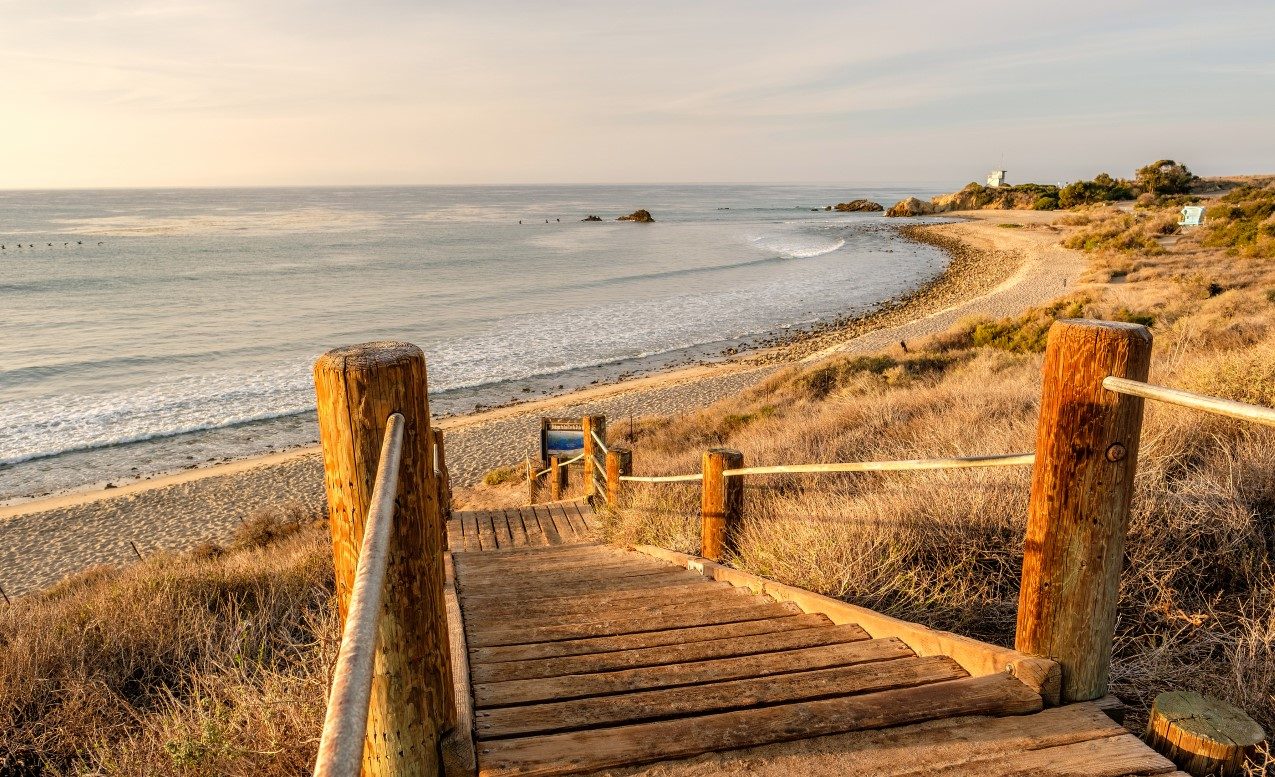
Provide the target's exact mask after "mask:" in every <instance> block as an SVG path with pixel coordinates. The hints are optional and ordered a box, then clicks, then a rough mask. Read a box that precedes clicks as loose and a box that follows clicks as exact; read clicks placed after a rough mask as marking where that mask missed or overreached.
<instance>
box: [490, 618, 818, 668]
mask: <svg viewBox="0 0 1275 777" xmlns="http://www.w3.org/2000/svg"><path fill="white" fill-rule="evenodd" d="M825 625H828V619H827V618H825V617H823V616H821V615H789V616H785V617H782V618H765V619H762V620H755V621H740V622H737V623H722V624H715V625H712V626H696V627H693V628H685V629H661V630H660V631H643V632H639V633H637V634H624V635H621V636H618V637H592V638H589V639H571V640H562V641H559V642H537V643H534V644H530V645H506V646H503V647H492V648H478V649H474V650H472V651H471V652H470V658H471V660H472V662H473V663H475V664H484V663H496V662H506V661H529V660H533V659H538V658H554V657H558V656H581V655H589V654H595V653H611V652H615V651H620V650H641V649H643V648H651V647H660V646H663V645H677V644H682V643H687V642H698V641H702V640H711V639H728V638H734V637H747V636H751V635H753V634H769V633H772V632H776V631H787V630H790V629H801V628H813V627H816V626H825Z"/></svg>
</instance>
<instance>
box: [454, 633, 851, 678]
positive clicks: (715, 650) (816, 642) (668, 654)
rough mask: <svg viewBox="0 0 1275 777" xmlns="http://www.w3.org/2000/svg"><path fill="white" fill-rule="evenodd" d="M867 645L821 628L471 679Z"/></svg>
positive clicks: (549, 663)
mask: <svg viewBox="0 0 1275 777" xmlns="http://www.w3.org/2000/svg"><path fill="white" fill-rule="evenodd" d="M868 639H871V637H869V636H868V633H867V632H866V631H864V630H863V629H861V628H859V627H858V626H851V625H846V626H823V627H815V628H810V629H798V630H794V631H779V632H770V633H766V634H757V635H752V636H747V637H731V638H728V639H713V640H700V641H698V642H687V643H681V644H672V645H661V646H659V647H649V648H640V649H637V650H616V651H611V652H609V653H591V654H586V655H581V656H559V657H555V658H540V659H532V660H529V661H504V662H501V663H494V664H493V663H488V664H481V665H476V666H474V667H473V668H472V670H471V673H470V674H471V677H472V678H473V681H474V682H476V683H492V682H502V681H505V680H531V679H536V678H545V677H561V676H563V675H570V674H592V673H596V672H613V671H617V670H620V669H637V668H639V667H644V666H662V665H667V664H682V663H689V662H692V661H707V660H710V659H714V658H731V657H734V656H747V655H753V654H757V653H777V652H781V651H785V650H797V649H800V648H810V647H818V646H820V645H836V644H840V643H843V642H861V641H864V640H868Z"/></svg>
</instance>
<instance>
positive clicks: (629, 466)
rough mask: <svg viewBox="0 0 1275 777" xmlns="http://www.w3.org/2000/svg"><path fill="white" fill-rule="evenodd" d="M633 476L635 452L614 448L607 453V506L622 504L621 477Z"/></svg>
mask: <svg viewBox="0 0 1275 777" xmlns="http://www.w3.org/2000/svg"><path fill="white" fill-rule="evenodd" d="M632 474H633V451H631V450H629V449H628V448H612V449H611V450H609V451H607V504H609V505H612V506H615V505H617V504H619V503H620V487H621V486H622V485H624V484H623V483H621V482H620V476H621V475H632Z"/></svg>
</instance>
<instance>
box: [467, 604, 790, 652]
mask: <svg viewBox="0 0 1275 777" xmlns="http://www.w3.org/2000/svg"><path fill="white" fill-rule="evenodd" d="M758 598H762V597H758ZM800 612H801V609H800V608H798V607H797V606H796V605H795V604H788V603H783V604H780V603H776V602H773V601H772V602H769V603H767V604H761V603H744V604H741V605H739V606H736V607H730V608H725V607H724V608H720V609H716V610H698V609H697V610H684V611H680V612H674V613H666V614H661V615H656V616H650V617H645V618H628V619H620V620H605V621H597V622H593V623H567V624H563V625H560V626H534V627H523V628H515V629H491V628H488V629H481V630H474V631H471V632H469V634H470V636H469V644H470V645H472V646H473V647H495V646H498V645H526V644H531V643H534V642H554V641H557V640H564V639H581V638H584V637H603V636H612V635H618V634H635V633H637V632H641V631H662V630H667V629H680V628H687V627H689V626H708V625H711V624H714V623H734V622H736V621H754V620H761V619H763V618H778V617H780V616H783V615H796V614H798V613H800Z"/></svg>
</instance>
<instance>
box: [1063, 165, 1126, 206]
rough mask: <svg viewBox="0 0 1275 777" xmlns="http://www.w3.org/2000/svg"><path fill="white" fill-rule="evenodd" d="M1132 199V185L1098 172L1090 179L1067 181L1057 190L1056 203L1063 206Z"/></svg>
mask: <svg viewBox="0 0 1275 777" xmlns="http://www.w3.org/2000/svg"><path fill="white" fill-rule="evenodd" d="M1132 199H1133V187H1132V186H1130V184H1129V182H1128V181H1122V180H1120V179H1117V178H1112V177H1111V176H1110V175H1108V174H1107V173H1098V174H1097V175H1095V176H1094V178H1093V180H1092V181H1075V182H1073V183H1069V184H1067V185H1066V186H1064V187H1063V188H1062V189H1061V190H1060V191H1059V192H1058V205H1059V206H1061V207H1063V208H1071V207H1074V206H1076V205H1089V204H1091V203H1096V202H1114V201H1116V200H1132Z"/></svg>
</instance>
